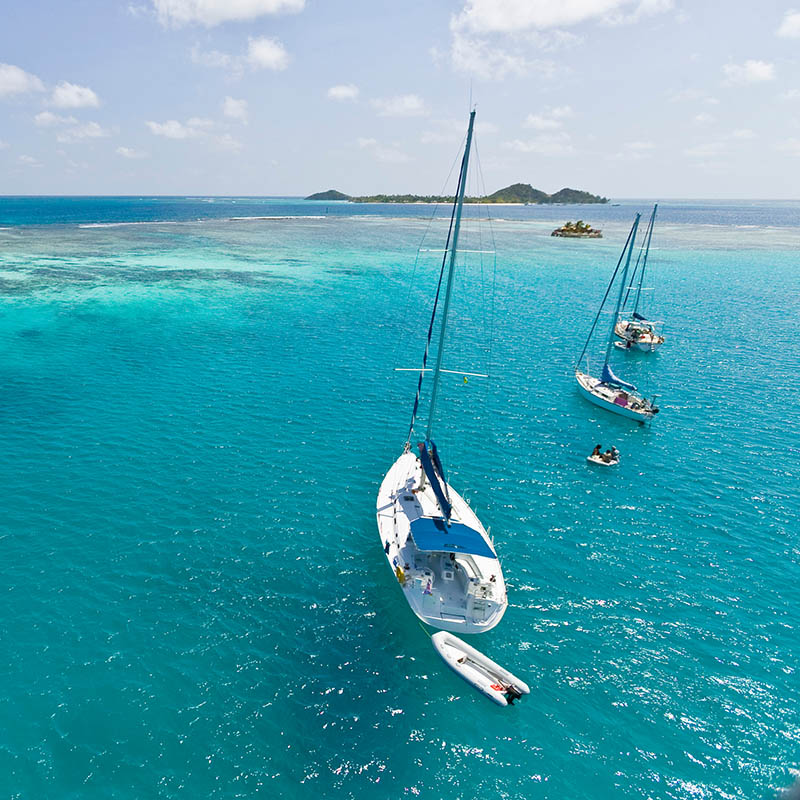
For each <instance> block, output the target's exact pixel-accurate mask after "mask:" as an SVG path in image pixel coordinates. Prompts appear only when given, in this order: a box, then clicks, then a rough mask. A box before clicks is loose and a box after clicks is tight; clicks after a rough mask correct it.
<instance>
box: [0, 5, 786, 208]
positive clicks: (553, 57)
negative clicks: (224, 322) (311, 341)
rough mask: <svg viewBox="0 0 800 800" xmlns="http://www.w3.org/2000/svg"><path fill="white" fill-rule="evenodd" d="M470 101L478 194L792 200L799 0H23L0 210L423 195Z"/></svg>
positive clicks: (0, 62) (7, 72)
mask: <svg viewBox="0 0 800 800" xmlns="http://www.w3.org/2000/svg"><path fill="white" fill-rule="evenodd" d="M792 2H796V3H797V6H796V7H793V6H792V5H791V3H792ZM470 98H471V100H472V103H473V104H474V105H475V107H476V109H477V118H476V119H477V123H476V124H477V134H476V138H477V144H478V151H479V154H480V161H481V166H482V172H483V176H484V180H485V186H486V190H487V191H489V192H491V191H494V190H496V189H498V188H500V187H503V186H506V185H508V184H510V183H516V182H523V183H530V184H532V185H533V186H534V187H536V188H539V189H543V190H544V191H547V192H554V191H556V190H558V189H560V188H562V187H564V186H569V187H572V188H576V189H584V190H587V191H591V192H594V193H597V194H602V195H606V196H609V197H612V198H630V197H639V198H661V199H668V198H720V199H734V198H754V199H757V198H763V199H793V198H798V197H800V0H786V2H773V1H772V0H764V2H760V3H754V2H736V3H726V4H720V3H719V2H718V0H715V2H710V1H709V0H692V2H691V3H690V2H688V1H687V0H558V2H556V0H437V2H430V0H404V2H388V1H387V0H132V2H124V0H122V1H120V2H115V1H114V0H69V1H68V2H64V3H53V2H52V0H28V2H26V3H24V4H23V3H18V4H15V5H14V9H13V13H11V11H10V7H9V10H6V12H5V13H4V14H3V18H2V24H1V25H0V194H121V195H125V194H135V195H142V194H147V195H158V194H175V195H186V194H188V195H305V194H309V193H311V192H316V191H320V190H324V189H328V188H336V189H339V190H341V191H344V192H346V193H348V194H369V193H377V192H383V193H401V192H412V193H439V192H440V191H442V188H443V184H444V180H445V178H446V176H447V173H448V171H449V169H450V165H451V164H452V162H453V159H454V157H455V156H456V153H457V150H458V147H459V144H460V142H461V140H462V138H463V135H464V131H465V128H466V124H467V117H468V113H469V109H470Z"/></svg>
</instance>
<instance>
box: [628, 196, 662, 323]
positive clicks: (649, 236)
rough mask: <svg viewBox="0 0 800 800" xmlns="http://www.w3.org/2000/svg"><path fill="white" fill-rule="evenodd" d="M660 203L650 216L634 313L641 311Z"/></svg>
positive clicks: (655, 206) (654, 207)
mask: <svg viewBox="0 0 800 800" xmlns="http://www.w3.org/2000/svg"><path fill="white" fill-rule="evenodd" d="M657 210H658V203H656V204H655V205H654V206H653V213H652V214H651V215H650V225H649V226H648V228H647V247H646V248H645V251H644V261H642V271H641V272H640V273H639V288H638V289H637V290H636V302H635V303H634V304H633V313H634V314H635V313H636V312H637V311H638V310H639V300H640V299H641V297H642V283H643V282H644V269H645V267H646V266H647V256H648V255H649V254H650V242H651V241H652V239H653V226H654V225H655V222H656V211H657Z"/></svg>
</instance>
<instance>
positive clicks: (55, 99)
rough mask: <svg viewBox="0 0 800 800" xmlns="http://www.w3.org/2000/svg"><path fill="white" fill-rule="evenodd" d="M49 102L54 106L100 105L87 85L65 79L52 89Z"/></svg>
mask: <svg viewBox="0 0 800 800" xmlns="http://www.w3.org/2000/svg"><path fill="white" fill-rule="evenodd" d="M50 102H51V104H52V105H54V106H55V107H56V108H96V107H97V106H99V105H100V99H99V98H98V97H97V95H96V94H95V93H94V92H93V91H92V90H91V89H90V88H89V87H88V86H78V84H76V83H68V82H67V81H61V83H59V84H58V86H56V88H55V89H53V94H52V96H51V97H50Z"/></svg>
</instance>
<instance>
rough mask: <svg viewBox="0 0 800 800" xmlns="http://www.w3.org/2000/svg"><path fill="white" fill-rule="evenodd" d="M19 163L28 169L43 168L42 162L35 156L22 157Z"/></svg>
mask: <svg viewBox="0 0 800 800" xmlns="http://www.w3.org/2000/svg"><path fill="white" fill-rule="evenodd" d="M18 160H19V162H20V163H21V164H25V166H26V167H41V166H42V164H41V162H40V161H39V160H38V159H36V158H34V157H33V156H20V157H19V159H18Z"/></svg>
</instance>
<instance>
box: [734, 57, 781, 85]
mask: <svg viewBox="0 0 800 800" xmlns="http://www.w3.org/2000/svg"><path fill="white" fill-rule="evenodd" d="M722 71H723V72H724V73H725V78H726V79H727V83H728V84H731V85H740V86H744V85H746V84H750V83H761V82H762V81H771V80H774V78H775V65H774V64H770V63H768V62H766V61H756V60H755V59H752V58H750V59H748V60H747V61H745V62H744V64H725V66H724V67H723V68H722Z"/></svg>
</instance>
